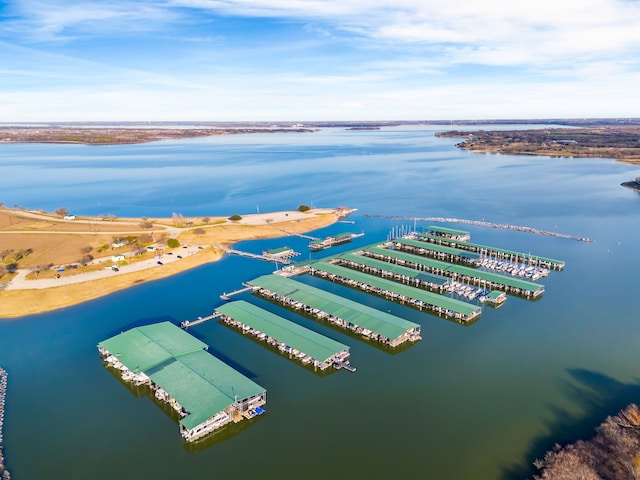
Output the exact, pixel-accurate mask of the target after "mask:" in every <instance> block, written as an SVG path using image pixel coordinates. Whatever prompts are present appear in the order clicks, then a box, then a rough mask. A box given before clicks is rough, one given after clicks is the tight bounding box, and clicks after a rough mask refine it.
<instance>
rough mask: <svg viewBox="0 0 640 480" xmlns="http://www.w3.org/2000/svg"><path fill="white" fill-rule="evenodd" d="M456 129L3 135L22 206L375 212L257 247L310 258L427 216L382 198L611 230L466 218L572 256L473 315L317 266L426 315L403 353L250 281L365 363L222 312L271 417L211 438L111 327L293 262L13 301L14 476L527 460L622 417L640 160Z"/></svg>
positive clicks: (451, 472)
mask: <svg viewBox="0 0 640 480" xmlns="http://www.w3.org/2000/svg"><path fill="white" fill-rule="evenodd" d="M519 128H521V127H519ZM442 129H444V128H442ZM438 130H439V129H438V128H435V127H432V126H429V127H393V128H383V129H381V130H377V131H347V130H342V129H324V130H321V131H319V132H315V133H312V134H292V133H289V134H262V135H234V136H226V137H211V138H199V139H189V140H184V141H167V142H155V143H150V144H144V145H127V146H108V147H91V146H82V145H25V144H14V145H11V144H7V145H2V146H1V147H0V148H1V149H2V155H1V156H0V178H3V180H4V182H3V189H2V195H3V198H0V201H4V202H5V203H6V204H8V205H12V204H13V203H16V204H18V205H25V206H27V207H28V208H32V209H36V208H43V209H46V210H54V209H55V208H58V207H61V206H64V207H66V208H68V209H69V210H70V212H72V213H76V214H79V215H82V214H87V215H98V214H115V215H117V216H121V217H125V216H147V217H159V216H165V217H169V216H171V214H172V213H173V212H177V213H182V214H183V215H184V216H205V215H207V216H215V215H225V216H226V215H230V214H234V213H238V214H248V213H254V212H256V211H258V210H259V211H260V212H267V211H275V210H283V209H293V208H296V207H297V206H298V205H299V204H303V203H304V204H308V205H314V206H319V207H333V206H338V205H346V206H349V207H354V208H358V209H359V210H358V212H356V213H355V214H353V215H352V216H351V217H350V218H349V219H350V220H353V221H355V224H341V223H338V224H335V225H333V226H331V227H328V228H326V229H323V230H321V231H318V232H316V236H318V237H322V236H326V235H328V234H333V233H339V232H344V231H352V232H360V231H364V232H365V236H364V237H362V238H358V239H356V241H354V243H352V244H347V245H344V246H341V247H336V248H332V249H330V250H327V251H325V252H324V253H312V254H309V252H308V249H307V248H306V244H307V241H305V240H303V239H299V238H283V239H273V240H264V241H252V242H243V243H241V244H239V245H237V247H238V248H240V249H245V250H249V251H253V252H261V251H262V250H263V249H265V248H270V247H278V246H282V245H288V246H291V247H293V248H295V249H296V250H297V251H299V252H302V253H303V255H302V256H301V257H299V258H300V259H305V258H309V257H310V256H311V257H313V258H320V257H321V256H323V255H325V254H334V253H337V252H339V251H344V250H349V249H351V248H354V247H355V246H358V245H368V244H370V243H373V242H376V241H381V240H384V239H385V238H386V236H387V233H388V232H389V230H390V229H391V228H392V227H394V226H395V225H398V224H399V223H405V224H407V225H410V226H413V225H412V223H413V222H411V221H407V222H398V221H391V220H386V219H381V218H369V217H364V216H363V215H362V214H364V213H372V214H380V215H406V216H409V217H413V216H415V217H432V216H434V217H457V218H468V219H475V220H483V219H484V220H486V221H491V222H496V223H508V224H516V225H527V226H531V227H535V228H539V229H542V230H550V231H557V232H562V233H568V234H573V235H578V236H584V237H589V238H591V239H593V242H591V243H583V242H577V241H573V240H567V239H562V238H555V237H548V236H541V235H533V234H529V233H522V232H516V231H511V230H500V229H491V228H483V227H476V226H468V225H456V224H449V225H446V226H450V227H453V228H460V229H463V230H468V231H470V232H471V235H472V241H473V242H476V243H480V244H485V245H493V246H498V247H503V248H508V249H512V250H517V251H523V252H531V253H532V254H537V255H542V256H546V257H551V258H556V259H562V260H565V261H566V263H567V268H566V270H565V271H563V272H551V273H550V275H549V277H547V278H546V279H543V280H541V281H540V283H542V284H544V285H545V288H546V292H545V294H544V295H543V296H542V298H541V299H540V300H538V301H534V302H532V301H527V300H524V299H519V298H514V297H509V299H508V300H507V302H506V304H505V305H503V306H502V307H500V308H498V309H492V308H489V307H485V308H484V313H483V315H482V317H481V319H480V320H479V321H478V322H476V323H475V324H473V325H471V326H466V327H465V326H461V325H458V324H456V323H454V322H450V321H447V320H444V319H442V318H439V317H437V316H434V315H430V314H426V313H421V312H419V311H417V310H414V309H411V308H408V307H405V306H401V305H396V304H393V303H391V302H387V301H385V300H383V299H380V298H377V297H376V298H374V297H370V296H367V295H365V294H362V293H361V292H359V291H354V290H350V289H349V288H347V287H343V286H339V285H335V284H331V283H328V282H326V281H324V280H320V279H316V278H303V279H302V280H303V281H305V282H309V283H312V284H314V285H317V286H320V285H322V286H325V287H326V289H327V290H330V291H332V292H335V293H339V294H340V295H344V296H347V297H349V298H352V299H356V300H359V301H362V302H365V303H368V304H370V305H372V306H374V307H376V308H379V309H381V310H385V311H390V312H391V313H394V314H396V315H399V316H402V317H404V318H407V319H409V320H411V321H414V322H417V323H419V324H421V325H422V332H423V333H422V336H423V340H422V341H420V342H418V343H417V344H415V345H413V346H411V347H410V348H407V349H405V350H403V351H400V352H398V353H390V352H388V351H385V350H383V349H380V348H377V347H375V346H373V345H370V344H368V343H366V342H363V341H360V340H359V339H357V338H354V337H351V336H349V335H346V334H344V333H342V332H341V331H339V330H335V329H333V328H331V327H328V326H326V325H324V324H320V323H316V322H313V321H311V320H309V319H307V318H303V317H300V316H298V315H296V314H294V313H292V312H290V311H288V310H285V309H282V308H280V307H278V306H276V305H274V304H271V303H268V302H266V301H264V300H261V299H258V298H255V297H251V296H250V295H246V294H245V295H243V296H241V298H245V299H248V300H250V301H251V302H253V303H256V304H258V305H260V306H262V307H264V308H267V309H269V310H271V311H274V312H276V313H278V314H280V315H282V316H284V317H286V318H289V319H292V320H295V321H296V322H298V323H300V324H302V325H304V326H307V327H309V328H311V329H313V330H316V331H318V332H320V333H323V334H325V335H327V336H329V337H331V338H334V339H336V340H338V341H340V342H342V343H345V344H347V345H349V346H351V363H352V364H353V365H355V366H356V367H357V369H358V370H357V372H356V373H349V372H346V371H338V372H335V373H333V374H331V375H327V376H319V375H315V374H314V373H312V372H309V371H308V370H307V369H305V368H303V367H301V366H300V365H298V364H296V363H295V362H292V361H290V360H289V359H288V358H287V357H285V356H281V355H278V354H276V353H274V352H272V351H270V350H269V349H267V348H265V347H264V346H262V345H261V344H259V343H256V342H253V341H250V340H248V339H247V338H245V337H243V336H242V335H240V334H238V333H237V332H235V331H233V330H231V329H229V328H227V327H225V326H224V325H222V324H218V323H215V322H207V323H205V324H202V325H200V326H197V327H194V328H193V329H191V330H190V333H192V334H193V335H195V336H197V337H198V338H200V339H202V340H203V341H204V342H206V343H207V344H209V345H210V351H211V352H212V353H213V354H215V355H216V356H218V357H220V358H221V359H223V360H224V361H226V362H228V363H229V364H230V365H231V366H233V367H234V368H236V369H238V370H239V371H240V372H242V373H243V374H245V375H247V376H249V377H251V378H252V379H253V380H254V381H256V382H257V383H259V384H260V385H262V386H264V387H265V388H266V389H267V392H268V394H267V396H268V403H267V406H266V409H267V414H266V415H264V416H262V417H260V418H259V419H257V421H254V422H252V423H251V424H250V425H246V426H244V427H245V428H241V429H239V430H241V431H237V432H236V431H232V430H228V431H223V432H221V434H218V435H216V436H214V437H213V438H212V439H211V441H209V442H207V445H205V446H204V447H203V448H196V449H193V448H189V447H187V446H185V445H184V443H183V441H182V439H181V437H180V434H179V431H178V426H177V424H176V423H175V421H173V420H172V419H171V418H170V417H169V416H167V415H166V414H165V413H164V412H163V411H162V410H161V409H160V408H159V407H158V406H157V405H155V404H154V403H153V402H152V401H151V399H150V398H148V397H147V396H145V395H142V396H140V397H139V398H138V396H137V395H136V394H135V392H132V391H131V390H129V389H127V388H126V387H125V386H123V385H122V384H121V383H120V382H119V381H118V379H117V378H115V377H114V376H113V375H112V374H111V373H110V372H109V371H108V370H106V369H105V368H104V367H103V366H102V362H101V361H100V359H99V357H98V353H97V349H96V344H97V343H98V342H99V341H101V340H103V339H105V338H107V337H109V336H111V335H114V334H116V333H119V332H120V331H123V330H126V329H128V328H131V327H132V326H137V325H142V324H147V323H151V322H156V321H161V320H170V321H172V322H180V321H182V320H187V319H190V320H193V319H195V318H197V317H198V316H203V315H206V314H208V313H210V312H211V311H212V310H213V309H214V308H215V307H216V306H218V305H220V304H221V303H222V300H220V299H219V295H220V294H221V293H223V292H228V291H231V290H235V289H236V288H239V287H240V286H241V283H242V282H243V281H246V280H250V279H252V278H255V277H256V276H258V275H261V274H264V273H268V272H270V271H272V270H273V268H274V266H273V265H270V264H266V263H261V262H259V261H257V260H252V259H246V258H238V257H229V258H224V259H223V260H221V261H220V262H217V263H214V264H209V265H204V266H201V267H199V268H196V269H193V270H191V271H188V272H184V273H182V274H179V275H176V276H174V277H170V278H165V279H162V280H158V281H154V282H150V283H147V284H141V285H139V286H136V287H134V288H131V289H129V290H126V291H121V292H117V293H114V294H112V295H109V296H108V297H105V298H102V299H99V300H96V301H92V302H88V303H85V304H82V305H78V306H76V307H72V308H66V309H63V310H60V311H56V312H51V313H48V314H43V315H35V316H30V317H25V318H21V319H16V320H2V321H0V365H1V366H3V367H4V368H5V369H6V370H7V371H8V372H9V385H8V397H7V406H6V408H7V414H6V416H5V425H4V442H5V455H6V460H7V467H8V468H9V469H10V470H11V472H12V477H13V478H16V479H19V480H40V479H43V478H65V479H83V480H84V479H87V478H91V479H99V480H101V479H108V478H109V479H110V478H114V477H120V478H139V479H165V478H166V479H169V478H188V477H196V476H205V475H216V476H227V477H230V478H255V477H258V476H263V477H265V478H299V477H300V476H303V477H304V478H318V479H321V478H322V479H324V478H329V477H330V476H333V477H335V478H346V477H355V478H362V477H364V476H365V475H366V476H368V477H370V478H381V477H383V476H387V475H389V476H393V477H394V478H416V477H418V476H419V477H420V478H433V479H452V480H453V479H456V480H457V479H486V480H490V479H502V480H511V479H520V478H525V477H527V476H530V475H531V473H532V470H531V467H530V465H531V462H532V461H533V460H534V459H535V457H536V456H541V455H542V454H543V453H544V451H545V450H547V449H549V448H551V447H552V446H553V444H554V443H555V442H556V441H559V442H563V441H571V440H575V439H577V438H581V437H587V436H590V435H591V431H592V429H593V427H594V426H596V425H597V424H598V423H599V422H600V421H601V420H602V419H604V417H605V416H606V415H607V414H613V413H616V412H617V410H619V409H620V408H622V407H623V406H625V405H626V404H627V403H629V402H631V401H635V402H638V401H640V380H639V378H640V375H639V373H638V362H637V358H638V354H637V345H638V343H639V340H640V328H638V324H637V322H638V315H637V310H638V309H637V298H636V297H637V295H636V290H637V272H638V271H639V269H640V252H639V249H638V246H637V245H638V242H637V238H638V233H640V195H638V194H637V193H636V192H633V191H630V190H628V189H625V188H622V187H621V186H620V183H621V182H623V181H628V180H631V179H633V178H635V177H636V176H639V175H640V173H639V172H638V169H637V168H634V167H632V166H629V165H624V164H620V163H616V162H614V161H613V160H610V159H569V158H566V159H560V158H547V157H515V156H506V155H481V154H474V153H471V152H465V151H460V150H457V149H456V148H455V146H454V144H455V139H439V138H435V137H434V136H433V134H434V132H436V131H438ZM440 130H441V129H440ZM429 224H430V223H429ZM426 225H427V223H418V224H417V226H418V227H423V226H426ZM0 301H1V298H0Z"/></svg>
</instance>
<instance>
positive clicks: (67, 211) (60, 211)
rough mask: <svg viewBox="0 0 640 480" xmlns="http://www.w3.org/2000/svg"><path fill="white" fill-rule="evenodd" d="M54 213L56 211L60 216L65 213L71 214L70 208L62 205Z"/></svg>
mask: <svg viewBox="0 0 640 480" xmlns="http://www.w3.org/2000/svg"><path fill="white" fill-rule="evenodd" d="M53 213H55V214H56V215H58V216H60V217H64V216H65V215H69V210H67V209H66V208H64V207H60V208H56V209H55V211H54V212H53Z"/></svg>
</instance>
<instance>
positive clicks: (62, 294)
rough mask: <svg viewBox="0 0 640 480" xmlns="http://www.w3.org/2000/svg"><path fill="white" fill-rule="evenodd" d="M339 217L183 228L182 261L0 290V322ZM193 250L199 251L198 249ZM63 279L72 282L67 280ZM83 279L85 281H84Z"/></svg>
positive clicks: (320, 212)
mask: <svg viewBox="0 0 640 480" xmlns="http://www.w3.org/2000/svg"><path fill="white" fill-rule="evenodd" d="M345 214H346V213H345V211H343V210H339V209H316V210H314V211H312V212H307V213H301V212H297V211H290V212H272V213H267V214H252V215H246V216H244V217H243V219H242V220H241V221H240V222H238V223H234V224H224V225H222V224H221V225H212V226H211V227H209V228H208V232H207V233H205V234H201V235H198V234H196V233H194V232H193V230H194V229H186V230H184V231H182V232H180V233H179V234H178V235H177V237H179V238H180V239H181V240H182V241H183V243H185V244H189V245H192V246H195V247H193V248H194V250H193V253H191V254H185V255H184V258H180V259H177V255H174V256H173V257H171V261H167V262H166V264H165V263H164V262H163V264H162V265H158V264H157V262H156V260H157V259H156V258H155V257H153V258H151V259H146V260H142V261H140V262H135V263H131V264H130V265H128V266H131V265H136V263H142V262H148V265H149V266H148V268H141V269H138V268H135V269H133V268H132V269H130V270H131V271H129V272H127V271H126V270H127V268H126V267H123V268H122V269H121V271H120V272H118V273H116V272H112V273H109V274H108V276H106V277H105V276H104V275H101V276H102V277H105V278H93V279H87V280H84V279H82V280H80V281H78V282H70V283H69V284H67V285H61V286H53V287H45V288H19V289H4V290H0V321H2V320H11V319H16V318H20V317H24V316H27V315H34V314H39V313H46V312H51V311H55V310H59V309H62V308H66V307H70V306H74V305H78V304H80V303H84V302H87V301H90V300H95V299H97V298H101V297H104V296H106V295H109V294H111V293H114V292H117V291H121V290H124V289H127V288H130V287H133V286H136V285H139V284H141V283H145V282H149V281H153V280H158V279H161V278H167V277H170V276H173V275H176V274H178V273H182V272H185V271H187V270H191V269H193V268H196V267H199V266H202V265H205V264H208V263H213V262H216V261H218V260H220V259H221V258H222V256H223V255H224V252H223V251H222V250H219V249H218V248H216V245H219V246H222V247H229V246H231V245H233V244H234V243H237V242H240V241H246V240H260V239H267V238H282V237H287V236H289V235H288V234H287V233H285V232H283V231H281V230H279V229H278V228H284V229H285V230H288V231H290V232H294V233H306V232H310V231H313V230H317V229H320V228H324V227H327V226H329V225H332V224H334V223H336V222H337V221H338V220H339V219H340V218H343V217H344V215H345ZM274 227H276V228H274ZM205 245H206V246H205ZM198 246H200V247H202V248H201V249H200V248H198ZM181 251H182V249H180V250H179V251H177V253H181ZM164 258H169V257H164ZM95 272H96V271H94V272H87V273H79V274H77V275H89V274H91V273H95ZM94 277H95V274H94ZM66 278H73V276H69V277H66ZM87 278H90V276H89V277H87ZM12 280H13V279H12ZM43 280H45V279H39V280H27V281H26V282H40V281H43ZM46 281H49V282H50V281H51V280H50V279H46ZM54 282H55V280H54Z"/></svg>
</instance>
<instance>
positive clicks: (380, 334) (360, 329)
mask: <svg viewBox="0 0 640 480" xmlns="http://www.w3.org/2000/svg"><path fill="white" fill-rule="evenodd" d="M248 283H249V284H250V285H252V286H253V287H254V291H255V292H256V293H257V294H259V295H261V296H263V297H265V298H268V299H271V300H273V301H275V302H277V303H280V304H283V305H285V306H288V307H290V308H291V309H293V310H297V311H302V312H305V313H306V314H308V315H310V316H312V317H314V318H316V319H319V320H326V321H327V322H329V323H330V324H332V325H335V326H337V327H339V328H343V329H346V330H350V331H351V332H354V333H357V334H359V335H361V336H362V337H365V338H367V339H371V340H374V341H377V342H380V343H382V344H383V345H388V346H390V347H397V346H399V345H402V344H403V343H405V342H416V341H418V340H421V338H422V337H420V325H418V324H417V323H413V322H410V321H408V320H405V319H403V318H400V317H396V316H395V315H391V314H389V313H386V312H382V311H380V310H376V309H375V308H371V307H369V306H367V305H362V304H361V303H358V302H354V301H353V300H349V299H347V298H344V297H341V296H339V295H335V294H333V293H330V292H326V291H324V290H321V289H319V288H315V287H312V286H310V285H306V284H304V283H302V282H298V281H296V280H293V279H291V278H288V277H282V276H279V275H263V276H261V277H258V278H256V279H254V280H251V281H250V282H248Z"/></svg>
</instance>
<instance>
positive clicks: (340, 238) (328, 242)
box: [309, 232, 364, 251]
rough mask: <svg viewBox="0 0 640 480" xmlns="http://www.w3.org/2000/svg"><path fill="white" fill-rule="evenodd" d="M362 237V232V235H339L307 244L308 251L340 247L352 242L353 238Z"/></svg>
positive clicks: (348, 233)
mask: <svg viewBox="0 0 640 480" xmlns="http://www.w3.org/2000/svg"><path fill="white" fill-rule="evenodd" d="M362 236H364V232H362V233H350V232H344V233H339V234H338V235H334V236H331V237H327V238H325V239H324V240H317V241H314V242H311V243H310V244H309V250H313V251H318V250H324V249H325V248H329V247H333V246H335V245H342V244H343V243H348V242H350V241H351V240H353V239H354V238H358V237H362Z"/></svg>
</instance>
